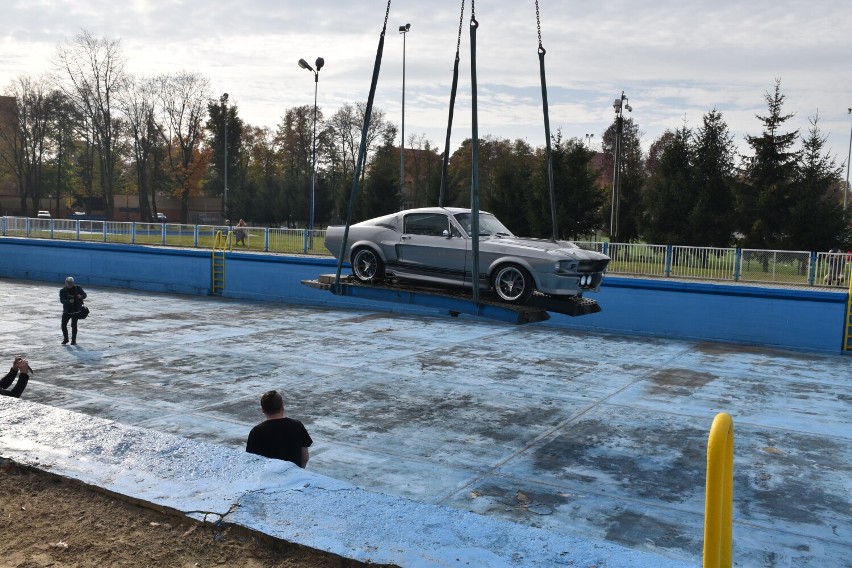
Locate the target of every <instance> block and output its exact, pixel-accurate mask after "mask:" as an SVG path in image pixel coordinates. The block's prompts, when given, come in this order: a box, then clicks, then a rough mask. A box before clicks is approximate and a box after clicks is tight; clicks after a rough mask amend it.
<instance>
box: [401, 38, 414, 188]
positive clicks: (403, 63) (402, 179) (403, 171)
mask: <svg viewBox="0 0 852 568" xmlns="http://www.w3.org/2000/svg"><path fill="white" fill-rule="evenodd" d="M410 29H411V24H405V25H404V26H399V33H401V34H402V131H401V133H400V138H399V192H400V193H401V194H402V198H403V199H405V36H406V35H408V30H410Z"/></svg>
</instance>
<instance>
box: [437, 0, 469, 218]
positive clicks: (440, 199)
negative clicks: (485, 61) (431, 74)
mask: <svg viewBox="0 0 852 568" xmlns="http://www.w3.org/2000/svg"><path fill="white" fill-rule="evenodd" d="M463 23H464V0H462V3H461V13H460V14H459V35H458V39H456V59H455V64H454V65H453V86H452V89H450V113H449V118H448V119H447V139H446V141H445V142H444V163H443V165H442V166H441V189H440V191H439V193H438V207H443V206H444V195H446V193H447V168H448V166H449V163H450V135H451V134H452V131H453V112H454V111H455V108H456V89H457V88H458V86H459V48H460V47H461V34H462V25H463Z"/></svg>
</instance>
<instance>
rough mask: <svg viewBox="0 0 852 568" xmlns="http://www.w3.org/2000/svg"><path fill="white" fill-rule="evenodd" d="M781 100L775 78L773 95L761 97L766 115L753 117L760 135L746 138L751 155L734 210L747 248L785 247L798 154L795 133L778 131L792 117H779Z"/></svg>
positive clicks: (746, 158)
mask: <svg viewBox="0 0 852 568" xmlns="http://www.w3.org/2000/svg"><path fill="white" fill-rule="evenodd" d="M785 98H786V97H785V96H784V95H783V94H782V93H781V81H780V79H777V80H776V81H775V90H774V92H773V93H766V94H765V96H764V99H765V100H766V104H767V106H768V110H769V114H768V115H766V116H760V115H756V116H757V118H758V119H759V120H760V121H761V122H762V123H763V133H762V134H761V135H760V136H747V137H746V141H747V142H748V144H749V146H751V149H752V151H753V152H754V155H753V156H750V157H744V162H745V184H743V185H741V186H739V187H738V188H737V189H738V195H737V208H738V211H739V226H740V231H741V232H742V233H743V234H744V235H745V239H744V241H743V244H744V245H745V246H748V247H751V248H769V249H783V248H785V247H786V246H787V245H788V244H789V236H790V231H791V229H792V227H791V223H792V218H791V204H792V198H793V182H794V180H795V176H796V168H797V163H798V161H799V156H800V153H799V152H798V151H796V150H794V149H793V145H794V144H795V142H796V140H797V138H798V136H799V131H798V130H794V131H791V132H783V131H782V129H783V127H784V123H785V122H787V121H788V120H790V119H791V118H792V117H793V116H794V115H792V114H782V108H783V106H784V100H785Z"/></svg>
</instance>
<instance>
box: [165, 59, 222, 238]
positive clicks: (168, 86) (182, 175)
mask: <svg viewBox="0 0 852 568" xmlns="http://www.w3.org/2000/svg"><path fill="white" fill-rule="evenodd" d="M157 84H158V91H159V99H160V105H161V116H162V122H163V132H162V134H163V137H164V139H165V141H166V142H167V144H168V165H169V171H170V174H171V176H172V180H173V183H174V187H175V193H176V195H178V196H179V197H180V209H181V213H180V217H181V222H182V223H186V222H187V216H188V211H189V197H190V195H194V194H197V193H198V190H199V186H200V183H201V179H202V178H203V176H204V174H205V168H206V167H207V163H208V160H209V155H208V153H207V152H209V150H206V149H205V150H204V151H202V148H201V142H202V140H203V139H204V119H205V116H206V110H207V100H208V99H209V95H208V92H209V90H210V88H209V81H208V80H207V78H205V77H203V76H202V75H200V74H198V73H190V72H187V71H182V72H179V73H176V74H173V75H161V76H160V77H158V78H157Z"/></svg>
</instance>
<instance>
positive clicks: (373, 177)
mask: <svg viewBox="0 0 852 568" xmlns="http://www.w3.org/2000/svg"><path fill="white" fill-rule="evenodd" d="M398 158H399V152H398V151H397V148H396V145H395V144H394V141H393V138H389V139H385V142H384V144H382V145H381V146H379V147H378V149H376V151H375V154H374V156H373V160H372V162H371V163H370V168H369V172H368V173H367V178H366V179H365V181H364V184H363V188H362V191H361V195H360V196H359V198H358V199H357V200H356V203H355V219H353V222H356V221H359V220H364V219H370V218H372V217H378V216H380V215H385V214H387V213H393V212H394V211H399V209H400V205H401V204H402V195H401V193H400V188H399V160H398Z"/></svg>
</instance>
